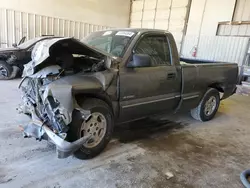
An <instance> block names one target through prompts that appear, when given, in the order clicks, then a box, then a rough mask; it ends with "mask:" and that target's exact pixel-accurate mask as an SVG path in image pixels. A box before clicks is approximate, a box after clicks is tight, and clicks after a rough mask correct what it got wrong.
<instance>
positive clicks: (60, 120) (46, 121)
mask: <svg viewBox="0 0 250 188" xmlns="http://www.w3.org/2000/svg"><path fill="white" fill-rule="evenodd" d="M110 62H111V59H110V57H108V56H106V55H104V54H102V53H99V52H98V51H95V50H93V49H91V48H89V47H88V46H85V45H84V44H82V43H81V42H79V41H77V40H75V39H72V38H59V39H51V40H45V41H42V42H40V43H38V44H37V45H36V46H35V48H34V50H33V51H32V61H31V62H29V63H28V64H26V65H25V68H24V71H23V77H24V78H23V80H22V81H21V83H20V85H19V88H20V89H21V91H22V104H20V106H19V108H18V110H19V112H20V113H24V114H27V115H29V116H31V118H32V120H33V121H32V122H31V123H30V124H29V125H27V126H26V127H24V132H23V133H24V137H35V138H36V139H37V140H42V139H46V140H50V141H52V142H54V143H55V144H56V145H57V148H58V149H57V151H58V152H59V155H58V157H60V158H64V157H67V156H69V155H70V154H71V153H72V152H74V151H75V150H76V149H78V148H79V146H80V145H81V144H83V142H86V141H87V140H88V139H89V138H85V137H83V138H81V139H79V140H77V141H75V142H76V143H69V142H67V141H66V138H67V132H68V130H69V126H70V123H71V121H72V113H73V111H74V110H78V111H79V112H80V113H81V114H82V117H83V118H84V119H88V118H89V116H90V112H89V111H87V110H84V109H82V108H81V107H80V106H79V105H78V103H77V101H76V100H75V98H74V96H73V95H74V93H77V92H78V91H80V90H84V88H83V87H84V85H85V84H84V82H86V85H85V87H88V88H91V87H92V88H91V89H96V90H101V89H104V88H105V87H106V85H107V84H108V83H109V82H110V80H111V79H112V76H113V74H112V73H110V74H109V73H108V72H107V70H108V68H109V66H110ZM103 72H106V76H104V75H103ZM83 77H84V78H85V79H84V80H83ZM79 83H80V84H79ZM90 86H91V87H90ZM44 127H45V129H44ZM46 130H47V131H49V133H48V132H46ZM50 134H51V135H52V136H50ZM55 137H56V138H57V139H59V140H60V141H58V142H59V144H57V143H56V142H57V141H56V140H55ZM53 139H54V140H53ZM62 143H64V145H65V144H66V146H67V147H69V148H66V149H65V148H64V146H63V145H62Z"/></svg>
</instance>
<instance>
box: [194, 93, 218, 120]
mask: <svg viewBox="0 0 250 188" xmlns="http://www.w3.org/2000/svg"><path fill="white" fill-rule="evenodd" d="M209 99H210V100H213V101H215V103H214V104H215V105H212V106H214V107H212V108H211V109H212V110H211V111H210V113H208V111H206V103H207V101H209ZM219 105H220V94H219V91H218V90H216V89H213V88H210V89H208V90H207V92H206V93H205V95H204V96H203V98H202V100H201V101H200V103H199V105H198V106H197V107H196V108H194V109H192V110H191V116H192V117H193V118H194V119H196V120H199V121H202V122H204V121H209V120H211V119H213V117H214V116H215V114H216V112H217V110H218V108H219ZM205 111H206V112H205Z"/></svg>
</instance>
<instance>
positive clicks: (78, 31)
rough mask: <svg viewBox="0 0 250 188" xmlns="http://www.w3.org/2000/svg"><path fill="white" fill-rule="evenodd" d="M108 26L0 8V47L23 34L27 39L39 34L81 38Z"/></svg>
mask: <svg viewBox="0 0 250 188" xmlns="http://www.w3.org/2000/svg"><path fill="white" fill-rule="evenodd" d="M109 28H110V27H107V26H104V25H93V24H90V23H83V22H76V21H72V20H65V19H61V18H55V17H48V16H44V15H37V14H31V13H26V12H20V11H15V10H9V9H1V8H0V48H1V47H10V46H11V45H12V44H13V43H18V42H19V40H20V39H21V38H22V37H23V36H26V37H27V40H28V39H31V38H34V37H37V36H41V35H57V36H65V37H75V38H78V39H82V38H83V37H84V36H86V35H87V34H89V33H91V32H93V31H98V30H104V29H109Z"/></svg>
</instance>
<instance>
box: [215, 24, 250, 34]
mask: <svg viewBox="0 0 250 188" xmlns="http://www.w3.org/2000/svg"><path fill="white" fill-rule="evenodd" d="M217 35H219V36H242V37H245V36H250V22H248V21H244V22H240V23H239V22H220V23H219V24H218V29H217Z"/></svg>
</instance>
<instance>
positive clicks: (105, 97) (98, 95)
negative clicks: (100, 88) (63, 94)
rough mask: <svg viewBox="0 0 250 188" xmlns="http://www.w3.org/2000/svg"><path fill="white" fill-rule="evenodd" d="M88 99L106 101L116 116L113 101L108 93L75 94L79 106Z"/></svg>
mask: <svg viewBox="0 0 250 188" xmlns="http://www.w3.org/2000/svg"><path fill="white" fill-rule="evenodd" d="M87 98H96V99H100V100H102V101H104V102H105V103H107V104H108V106H109V107H110V109H111V110H112V113H113V115H115V110H114V107H113V104H112V100H111V99H110V97H109V96H108V95H107V94H106V93H78V94H75V99H76V101H77V103H78V104H80V103H81V102H82V101H84V100H86V99H87Z"/></svg>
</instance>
